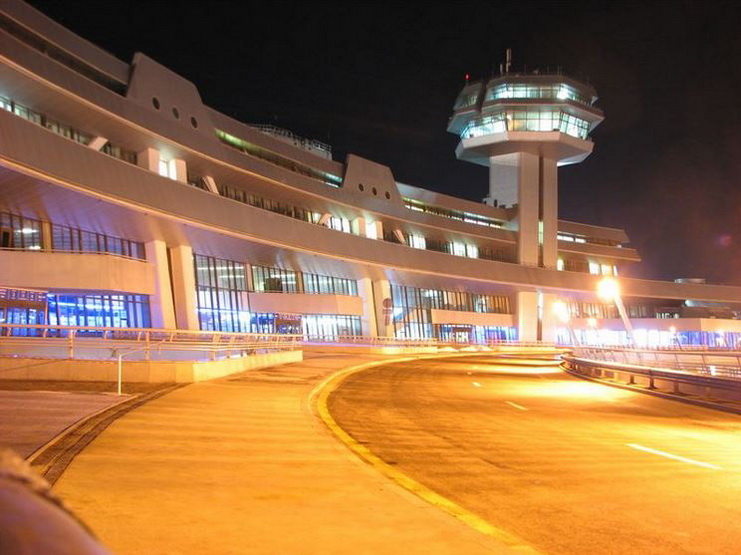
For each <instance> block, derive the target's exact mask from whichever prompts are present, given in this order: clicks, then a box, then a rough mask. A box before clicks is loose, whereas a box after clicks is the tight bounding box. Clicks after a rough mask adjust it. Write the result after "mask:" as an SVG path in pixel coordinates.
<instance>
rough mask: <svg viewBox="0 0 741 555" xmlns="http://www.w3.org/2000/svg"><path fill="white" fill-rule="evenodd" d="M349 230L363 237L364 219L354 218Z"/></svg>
mask: <svg viewBox="0 0 741 555" xmlns="http://www.w3.org/2000/svg"><path fill="white" fill-rule="evenodd" d="M350 229H352V232H353V234H355V235H360V236H361V237H365V218H361V217H358V218H355V219H354V220H353V221H352V222H351V225H350Z"/></svg>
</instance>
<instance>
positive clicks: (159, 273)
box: [144, 239, 175, 329]
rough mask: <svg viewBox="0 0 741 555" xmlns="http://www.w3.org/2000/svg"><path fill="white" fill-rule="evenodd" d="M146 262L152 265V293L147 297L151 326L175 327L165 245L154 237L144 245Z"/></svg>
mask: <svg viewBox="0 0 741 555" xmlns="http://www.w3.org/2000/svg"><path fill="white" fill-rule="evenodd" d="M144 252H145V254H146V256H147V262H148V263H150V264H152V265H153V266H154V295H151V296H150V297H149V309H150V312H151V318H152V327H153V328H164V329H175V309H174V307H173V304H172V288H171V286H170V266H169V264H168V261H167V245H166V244H165V242H164V241H162V240H159V239H155V240H154V241H149V242H148V243H146V244H145V245H144Z"/></svg>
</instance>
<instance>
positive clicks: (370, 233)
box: [365, 220, 383, 239]
mask: <svg viewBox="0 0 741 555" xmlns="http://www.w3.org/2000/svg"><path fill="white" fill-rule="evenodd" d="M365 236H366V237H368V238H369V239H383V222H382V221H381V220H376V221H375V222H368V221H366V222H365Z"/></svg>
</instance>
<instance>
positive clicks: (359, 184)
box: [358, 183, 365, 191]
mask: <svg viewBox="0 0 741 555" xmlns="http://www.w3.org/2000/svg"><path fill="white" fill-rule="evenodd" d="M358 189H360V190H361V191H365V187H364V186H363V184H362V183H358Z"/></svg>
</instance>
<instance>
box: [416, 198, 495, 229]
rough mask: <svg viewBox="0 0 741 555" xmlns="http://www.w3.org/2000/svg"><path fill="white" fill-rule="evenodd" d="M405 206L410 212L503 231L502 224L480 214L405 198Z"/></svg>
mask: <svg viewBox="0 0 741 555" xmlns="http://www.w3.org/2000/svg"><path fill="white" fill-rule="evenodd" d="M404 205H405V206H406V207H407V208H408V209H409V210H414V211H416V212H425V213H427V214H434V215H436V216H442V217H443V218H449V219H451V220H458V221H461V222H466V223H469V224H476V225H482V226H486V227H494V228H498V229H501V228H502V227H503V225H502V223H501V222H498V221H497V220H494V219H493V218H488V217H486V216H482V215H480V214H473V213H471V212H464V211H462V210H453V209H451V208H443V207H442V206H434V205H432V204H425V203H423V202H420V201H418V200H415V199H411V198H404Z"/></svg>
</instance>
